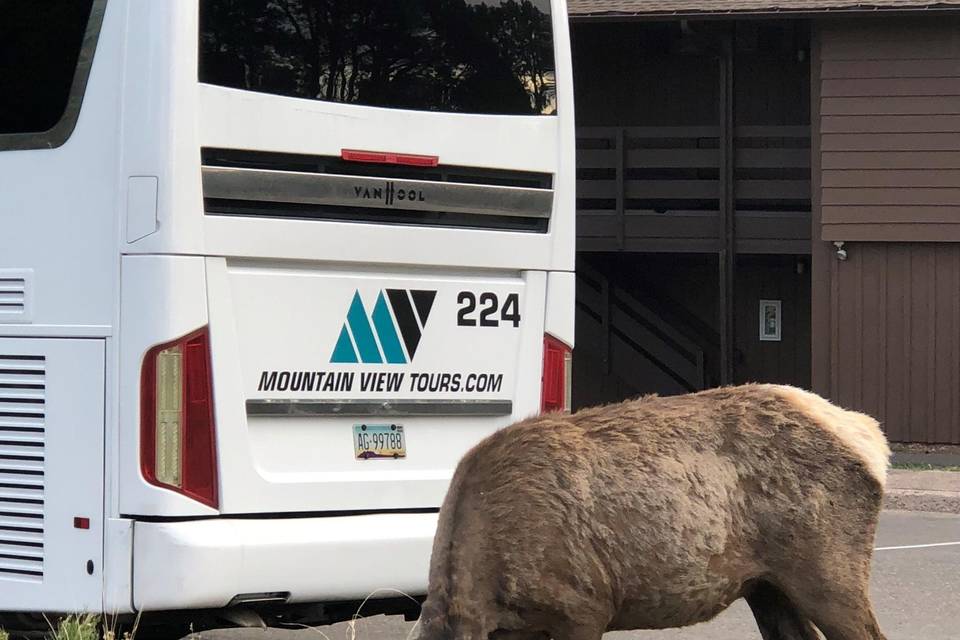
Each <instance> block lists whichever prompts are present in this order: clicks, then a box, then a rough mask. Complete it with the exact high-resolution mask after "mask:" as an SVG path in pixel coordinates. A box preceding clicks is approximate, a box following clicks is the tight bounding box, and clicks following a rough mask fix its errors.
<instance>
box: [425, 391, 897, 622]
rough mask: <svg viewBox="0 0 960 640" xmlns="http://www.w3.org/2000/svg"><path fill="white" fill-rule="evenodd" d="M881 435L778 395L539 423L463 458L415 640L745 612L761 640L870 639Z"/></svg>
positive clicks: (884, 453) (861, 421) (864, 421)
mask: <svg viewBox="0 0 960 640" xmlns="http://www.w3.org/2000/svg"><path fill="white" fill-rule="evenodd" d="M889 455H890V451H889V448H888V446H887V441H886V439H885V438H884V436H883V434H882V432H881V431H880V428H879V425H878V424H877V422H876V421H875V420H873V419H872V418H870V417H869V416H866V415H863V414H861V413H854V412H852V411H846V410H843V409H840V408H838V407H836V406H834V405H832V404H830V403H829V402H827V401H826V400H824V399H823V398H821V397H819V396H817V395H814V394H812V393H808V392H806V391H802V390H800V389H796V388H793V387H787V386H777V385H745V386H740V387H726V388H721V389H714V390H711V391H704V392H701V393H696V394H691V395H687V396H677V397H669V398H660V397H656V396H650V397H644V398H640V399H637V400H632V401H628V402H623V403H620V404H614V405H608V406H602V407H596V408H592V409H586V410H583V411H579V412H577V413H575V414H573V415H569V414H559V413H556V414H546V415H541V416H537V417H534V418H530V419H528V420H524V421H522V422H519V423H517V424H514V425H512V426H510V427H507V428H505V429H503V430H502V431H499V432H498V433H495V434H493V435H492V436H490V437H489V438H487V439H486V440H484V441H483V442H481V443H480V444H478V445H477V446H476V447H475V448H474V449H472V450H471V451H470V452H468V453H467V455H466V456H464V458H463V459H462V460H461V462H460V464H459V466H458V467H457V470H456V473H455V474H454V477H453V480H452V482H451V485H450V489H449V491H448V493H447V497H446V499H445V501H444V503H443V507H442V508H441V510H440V522H439V527H438V530H437V535H436V538H435V541H434V547H433V555H432V557H431V563H430V586H429V591H428V596H427V600H426V602H425V603H424V608H423V612H422V617H421V624H422V628H421V631H420V638H421V640H487V639H488V638H490V639H491V640H544V639H546V638H554V639H555V640H598V639H599V638H600V636H601V635H602V634H603V633H604V632H605V631H611V630H628V629H663V628H668V627H680V626H686V625H690V624H694V623H698V622H702V621H705V620H709V619H711V618H713V617H714V616H715V615H717V614H718V613H719V612H721V611H722V610H724V609H725V608H727V607H728V606H729V605H730V604H731V603H732V602H734V601H735V600H737V599H738V598H741V597H742V598H746V600H747V603H748V604H749V605H750V608H751V609H752V611H753V613H754V616H755V617H756V621H757V624H758V626H759V627H760V631H761V634H762V636H763V638H764V640H816V638H817V637H818V636H817V633H816V631H815V627H816V628H818V629H819V630H820V631H821V632H822V633H823V634H824V635H825V636H826V638H827V640H882V639H883V638H884V636H883V634H882V633H881V632H880V628H879V626H878V625H877V621H876V619H875V617H874V613H873V609H872V606H871V603H870V598H869V594H868V582H869V577H870V558H871V554H872V547H873V541H874V533H875V530H876V526H877V519H878V516H879V512H880V507H881V501H882V495H883V485H884V482H885V480H886V469H887V462H888V458H889Z"/></svg>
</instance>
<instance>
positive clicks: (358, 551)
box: [133, 513, 437, 611]
mask: <svg viewBox="0 0 960 640" xmlns="http://www.w3.org/2000/svg"><path fill="white" fill-rule="evenodd" d="M436 526H437V514H436V513H426V514H373V515H358V516H343V517H340V516H337V517H321V518H275V519H266V518H265V519H240V518H235V519H231V518H217V519H211V520H192V521H186V522H137V523H136V524H135V525H134V543H133V547H134V549H133V603H134V607H135V608H136V609H137V610H139V611H158V610H175V609H199V608H220V607H225V606H227V605H228V604H230V603H231V601H234V599H235V598H237V596H241V598H242V597H244V596H250V595H251V594H289V599H288V601H289V602H323V601H335V600H354V599H363V598H366V597H367V596H368V595H371V594H372V593H373V592H375V591H376V590H378V589H383V590H384V591H383V592H381V593H376V594H374V597H384V598H386V597H395V596H396V595H398V594H397V592H396V591H394V590H399V591H402V592H404V593H408V594H411V595H423V594H425V593H426V588H427V571H428V566H429V561H430V549H431V546H432V543H433V535H434V532H435V531H436Z"/></svg>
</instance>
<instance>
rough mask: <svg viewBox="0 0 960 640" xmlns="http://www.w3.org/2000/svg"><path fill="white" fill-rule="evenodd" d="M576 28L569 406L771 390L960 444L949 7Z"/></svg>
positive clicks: (954, 54) (604, 8)
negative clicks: (720, 388)
mask: <svg viewBox="0 0 960 640" xmlns="http://www.w3.org/2000/svg"><path fill="white" fill-rule="evenodd" d="M569 10H570V16H571V21H572V22H571V24H572V38H573V58H574V78H575V85H576V108H577V128H578V132H577V147H578V150H577V153H578V158H577V166H578V183H577V189H578V193H577V214H578V251H579V263H578V313H577V323H578V328H577V349H576V357H575V365H574V402H575V404H576V405H585V404H592V403H596V402H600V401H606V400H613V399H617V398H621V397H626V396H630V395H635V394H637V393H646V392H659V393H681V392H684V391H688V390H695V389H700V388H704V387H709V386H715V385H718V384H724V383H731V382H745V381H774V382H786V383H791V384H796V385H799V386H803V387H807V388H812V389H814V390H815V391H818V392H820V393H822V394H824V395H826V396H829V397H831V398H833V399H834V400H835V401H837V402H839V403H840V404H842V405H844V406H847V407H850V408H857V409H861V410H865V411H867V412H869V413H871V414H873V415H875V416H877V417H878V418H879V419H880V420H881V421H883V423H884V425H885V428H886V430H887V434H888V436H889V437H890V438H891V439H892V440H895V441H914V442H930V443H954V444H960V1H956V2H941V3H931V2H923V1H917V0H900V1H895V0H873V1H872V2H870V1H868V2H863V1H858V2H844V1H842V0H838V1H833V2H831V1H828V0H781V1H780V2H776V3H774V2H764V1H762V0H569Z"/></svg>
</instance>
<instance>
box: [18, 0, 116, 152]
mask: <svg viewBox="0 0 960 640" xmlns="http://www.w3.org/2000/svg"><path fill="white" fill-rule="evenodd" d="M103 4H104V3H103V0H44V2H32V1H28V0H26V1H25V0H18V1H15V2H7V3H4V5H3V13H4V15H3V19H2V20H0V149H25V148H37V147H40V148H44V147H51V146H58V145H60V144H63V142H64V141H65V140H66V138H67V137H68V136H69V135H70V132H71V131H72V129H73V124H74V123H75V122H76V116H77V113H70V110H71V109H73V110H74V111H79V103H80V100H73V101H71V92H72V91H77V90H79V91H81V92H82V90H83V85H84V84H85V81H86V73H87V71H88V70H89V59H90V57H92V52H90V54H89V55H85V56H84V58H85V59H86V64H85V65H82V66H84V67H85V68H83V69H81V68H79V66H81V65H78V61H80V60H81V55H80V52H81V48H82V47H83V44H84V36H85V34H86V33H87V30H88V23H90V22H92V21H91V20H90V18H91V13H92V12H93V10H94V9H95V8H96V9H98V16H99V15H101V14H102V10H103V7H102V5H103ZM95 5H100V6H99V7H95ZM96 27H99V22H98V23H97V25H96ZM93 40H95V38H94V39H90V43H91V45H92V44H93ZM81 75H82V77H80V76H81ZM77 80H80V82H77ZM65 121H69V122H65Z"/></svg>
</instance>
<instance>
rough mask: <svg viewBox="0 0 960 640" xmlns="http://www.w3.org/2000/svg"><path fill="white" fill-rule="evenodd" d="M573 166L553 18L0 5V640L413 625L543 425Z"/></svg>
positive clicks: (150, 2)
mask: <svg viewBox="0 0 960 640" xmlns="http://www.w3.org/2000/svg"><path fill="white" fill-rule="evenodd" d="M574 170H575V169H574V128H573V96H572V87H571V70H570V53H569V42H568V30H567V20H566V7H565V3H564V0H362V1H361V0H272V1H268V0H199V1H198V0H192V1H191V0H163V1H160V0H45V1H44V2H36V1H35V0H13V2H8V3H4V15H3V16H2V18H0V612H3V613H2V614H0V625H5V626H7V627H8V628H18V625H19V626H21V627H23V628H27V627H29V626H30V625H31V624H33V623H39V624H40V625H41V626H43V625H45V624H46V623H45V622H43V621H42V620H41V619H40V616H39V615H38V614H39V613H40V612H46V613H69V612H97V613H100V612H105V613H107V614H119V615H129V616H132V615H134V614H137V613H146V614H148V615H147V616H146V617H145V619H148V618H150V616H151V615H152V616H153V617H152V618H150V619H156V620H173V619H177V620H180V619H182V620H190V621H191V622H193V623H194V624H200V625H202V624H206V623H204V622H198V620H199V619H200V618H201V617H202V616H203V615H205V616H208V617H209V619H210V620H213V619H215V618H218V617H219V618H222V619H225V620H240V621H243V620H250V619H251V614H255V615H254V618H255V617H256V615H259V616H262V617H263V618H264V619H265V620H266V621H267V622H268V623H269V624H283V623H290V624H294V623H298V622H306V623H312V622H322V621H324V620H334V619H337V618H342V617H344V616H345V615H349V613H352V609H353V608H355V603H356V602H357V601H359V600H361V599H363V598H365V597H366V596H368V595H370V594H371V593H373V597H374V600H373V601H371V603H370V604H368V608H367V609H365V611H372V610H378V611H394V612H405V613H408V614H413V615H415V613H416V611H415V607H414V608H410V607H409V605H405V604H404V603H405V602H406V600H405V599H404V598H402V597H399V596H397V594H398V592H394V591H389V590H384V591H376V592H375V590H377V589H380V588H389V589H396V590H399V591H403V592H406V593H409V594H412V595H414V596H421V595H422V594H424V593H425V590H426V580H427V566H428V561H429V554H430V547H431V539H432V536H433V533H434V528H435V523H436V518H437V510H438V507H439V505H440V503H441V500H442V498H443V495H444V492H445V491H446V488H447V485H448V482H449V479H450V477H451V475H452V472H453V469H454V466H455V464H456V462H457V461H458V459H459V458H460V457H461V456H462V454H463V453H464V452H465V451H466V450H467V449H468V448H469V447H470V446H472V445H473V444H474V443H476V442H477V441H478V440H479V439H481V438H482V437H484V436H485V435H487V434H489V433H491V432H492V431H494V430H495V429H497V428H500V427H503V426H504V425H506V424H509V423H510V422H513V421H516V420H518V419H521V418H524V417H526V416H530V415H532V414H535V413H537V412H538V411H541V410H552V409H562V408H563V407H565V406H566V405H567V404H568V403H569V376H570V350H571V347H572V344H573V305H574V276H573V266H574ZM529 453H530V455H531V456H536V455H538V453H537V451H536V450H535V449H533V450H531V451H530V452H529ZM405 607H406V609H405ZM151 612H152V613H151ZM201 614H202V615H201ZM204 619H205V620H206V619H207V618H204ZM211 624H212V623H211Z"/></svg>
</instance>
